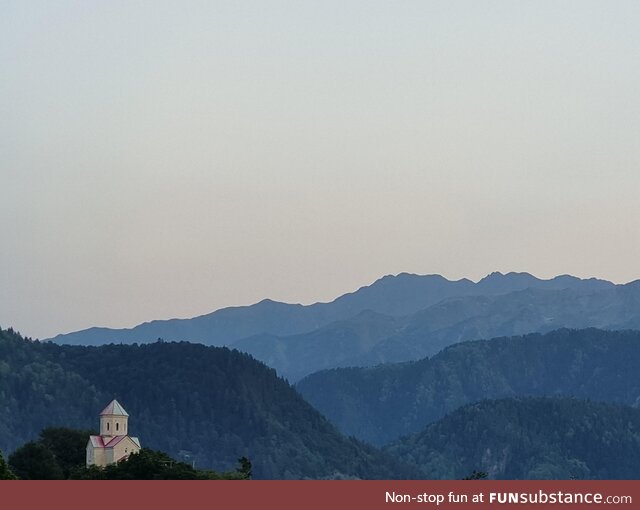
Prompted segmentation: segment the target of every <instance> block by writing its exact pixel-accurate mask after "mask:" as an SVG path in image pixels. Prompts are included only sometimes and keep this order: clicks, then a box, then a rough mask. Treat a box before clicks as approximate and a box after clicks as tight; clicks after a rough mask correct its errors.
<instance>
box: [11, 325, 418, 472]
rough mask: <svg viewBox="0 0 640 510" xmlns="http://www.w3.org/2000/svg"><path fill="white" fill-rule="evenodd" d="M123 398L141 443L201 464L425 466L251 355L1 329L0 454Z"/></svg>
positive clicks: (266, 468)
mask: <svg viewBox="0 0 640 510" xmlns="http://www.w3.org/2000/svg"><path fill="white" fill-rule="evenodd" d="M113 398H117V399H118V400H119V401H120V402H122V403H123V405H124V406H125V408H126V409H127V411H128V412H129V414H130V415H131V418H130V429H131V432H132V434H135V435H136V436H139V437H140V439H141V441H142V444H143V446H145V447H149V448H153V449H158V450H162V451H166V452H167V453H169V454H171V455H172V456H174V457H176V458H180V457H181V456H184V455H185V454H188V455H190V460H195V462H196V466H197V467H199V468H213V469H217V470H219V471H226V470H229V469H233V467H234V466H235V465H236V463H237V459H238V458H239V457H241V456H246V457H248V458H250V459H251V461H252V462H253V465H254V476H255V477H256V478H304V477H310V478H322V477H341V476H342V477H359V478H409V477H412V476H416V473H415V471H410V470H408V469H407V468H406V467H404V466H402V465H400V464H399V463H397V462H395V461H394V460H393V459H391V458H388V457H387V456H386V455H385V454H383V453H381V452H380V451H379V450H376V449H375V448H373V447H370V446H366V445H363V444H362V443H360V442H358V441H356V440H353V439H348V438H345V437H344V436H342V435H341V434H339V433H338V432H337V431H336V429H335V428H334V427H333V426H332V425H331V424H330V423H329V422H327V420H326V419H325V418H323V417H322V416H321V415H320V414H319V413H318V412H317V411H315V410H314V409H313V408H312V407H311V406H310V405H308V404H307V403H306V402H305V401H304V400H303V399H302V398H301V397H300V396H299V395H298V393H297V392H296V391H295V390H294V389H293V388H292V387H291V386H289V385H288V384H287V383H286V382H285V381H284V380H282V379H280V378H278V377H277V376H276V374H275V372H274V371H273V370H272V369H269V368H267V367H266V366H264V365H263V364H262V363H260V362H257V361H255V360H254V359H253V358H251V357H250V356H248V355H246V354H242V353H239V352H237V351H231V350H229V349H226V348H216V347H206V346H204V345H199V344H189V343H162V342H157V343H153V344H147V345H142V346H138V345H128V346H124V345H117V346H116V345H107V346H102V347H79V346H59V345H55V344H52V343H50V342H44V343H40V342H32V341H29V340H24V339H22V338H21V337H20V336H19V335H17V334H16V333H14V332H13V331H11V330H9V331H2V330H0V450H2V451H3V452H5V453H10V452H11V451H12V450H13V449H15V448H17V447H18V446H20V445H22V444H23V443H25V442H26V441H28V440H32V439H35V438H36V437H37V436H38V434H39V432H40V431H41V430H42V429H44V428H46V427H49V426H65V427H74V428H96V427H97V425H98V413H99V412H100V411H101V409H102V408H103V407H104V405H106V404H107V403H108V402H109V401H110V400H111V399H113Z"/></svg>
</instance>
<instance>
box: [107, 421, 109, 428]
mask: <svg viewBox="0 0 640 510" xmlns="http://www.w3.org/2000/svg"><path fill="white" fill-rule="evenodd" d="M107 430H109V422H107Z"/></svg>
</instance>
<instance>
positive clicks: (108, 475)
mask: <svg viewBox="0 0 640 510" xmlns="http://www.w3.org/2000/svg"><path fill="white" fill-rule="evenodd" d="M245 461H246V462H247V463H248V465H249V466H250V465H251V463H250V462H249V461H248V459H246V458H245ZM71 477H72V478H73V479H79V480H247V479H249V476H247V474H246V473H245V472H244V471H242V468H239V469H238V470H237V471H231V472H228V473H216V472H215V471H204V470H198V469H195V468H193V467H192V466H189V465H188V464H186V463H184V462H178V461H176V460H174V459H172V458H171V457H169V456H168V455H167V454H165V453H163V452H158V451H154V450H149V449H147V448H143V449H142V450H140V451H139V452H138V453H133V454H131V455H129V457H128V459H127V460H124V461H121V462H118V463H117V464H111V465H109V466H106V467H104V468H100V467H97V466H91V467H88V468H87V467H82V468H80V469H77V470H75V471H74V472H73V473H72V476H71Z"/></svg>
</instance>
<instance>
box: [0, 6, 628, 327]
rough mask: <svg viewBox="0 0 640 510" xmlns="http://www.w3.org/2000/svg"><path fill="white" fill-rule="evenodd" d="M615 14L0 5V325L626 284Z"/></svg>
mask: <svg viewBox="0 0 640 510" xmlns="http://www.w3.org/2000/svg"><path fill="white" fill-rule="evenodd" d="M639 60H640V3H639V2H637V1H635V0H634V1H625V0H618V1H616V2H609V1H604V0H603V1H591V0H579V1H555V0H554V1H545V0H536V1H533V0H532V1H516V0H504V1H491V0H485V1H478V0H469V1H460V0H447V1H428V0H425V1H422V0H420V1H412V0H398V1H393V2H391V1H377V0H368V1H349V0H340V1H333V0H323V1H322V2H319V1H315V2H309V1H301V0H295V1H270V0H260V1H253V0H243V1H242V2H237V1H189V0H181V1H171V2H168V1H164V2H163V1H133V2H132V1H110V2H102V1H65V0H60V1H56V2H50V1H36V0H26V1H25V0H16V1H7V0H0V189H1V190H2V193H1V194H0V326H1V327H5V328H6V327H9V326H12V327H14V328H16V329H18V330H19V331H21V332H22V333H23V334H25V335H28V336H32V337H39V338H46V337H50V336H53V335H55V334H58V333H64V332H69V331H74V330H79V329H83V328H86V327H90V326H109V327H130V326H133V325H135V324H138V323H140V322H143V321H148V320H152V319H163V318H171V317H192V316H196V315H200V314H204V313H208V312H211V311H213V310H215V309H218V308H222V307H226V306H232V305H243V304H251V303H254V302H257V301H260V300H261V299H263V298H267V297H268V298H271V299H275V300H280V301H286V302H293V303H305V304H307V303H312V302H316V301H329V300H332V299H333V298H335V297H337V296H339V295H341V294H343V293H345V292H349V291H353V290H355V289H357V288H358V287H360V286H362V285H367V284H370V283H371V282H373V281H374V280H376V279H377V278H379V277H381V276H383V275H386V274H396V273H399V272H403V271H406V272H411V273H418V274H433V273H438V274H442V275H444V276H446V277H447V278H450V279H458V278H462V277H468V278H471V279H473V280H478V279H479V278H482V277H483V276H485V275H486V274H488V273H490V272H492V271H503V272H508V271H528V272H530V273H533V274H535V275H536V276H539V277H543V278H549V277H553V276H555V275H558V274H566V273H569V274H573V275H576V276H580V277H592V276H594V277H599V278H605V279H609V280H612V281H614V282H616V283H625V282H628V281H632V280H636V279H638V278H640V266H639V264H638V261H639V260H640V235H639V233H640V200H638V190H639V188H640V143H639V142H640V94H638V90H640V62H639Z"/></svg>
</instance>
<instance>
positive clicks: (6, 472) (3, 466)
mask: <svg viewBox="0 0 640 510" xmlns="http://www.w3.org/2000/svg"><path fill="white" fill-rule="evenodd" d="M0 480H17V477H16V475H14V474H13V472H12V471H11V470H10V469H9V466H7V463H6V462H5V461H4V458H3V457H2V453H0Z"/></svg>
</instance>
